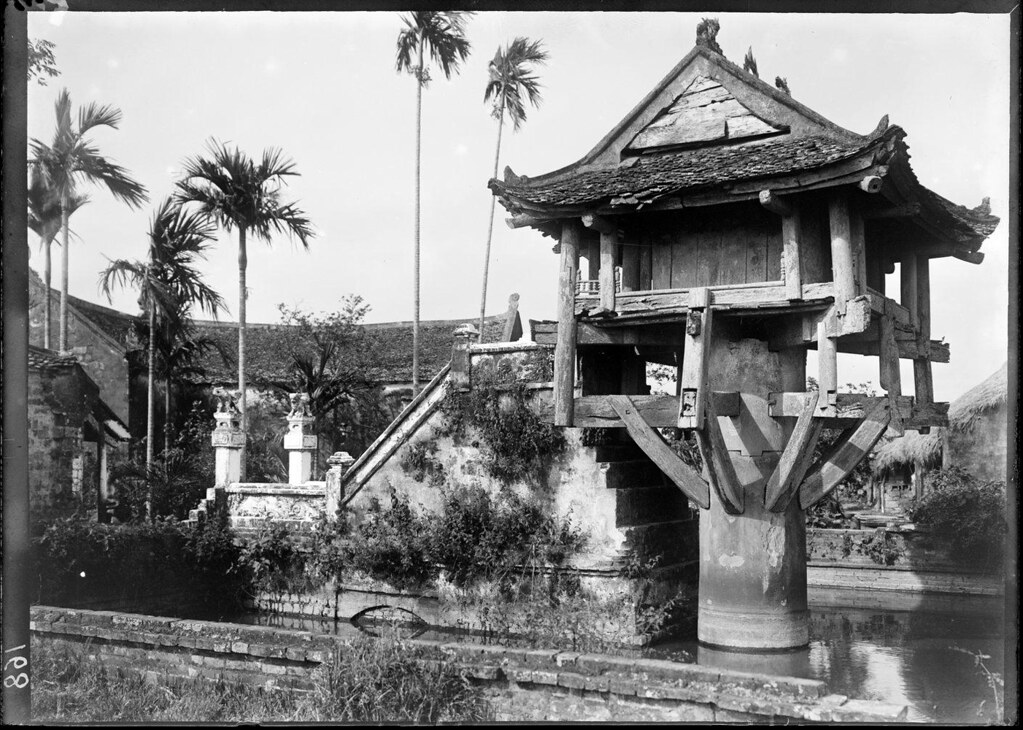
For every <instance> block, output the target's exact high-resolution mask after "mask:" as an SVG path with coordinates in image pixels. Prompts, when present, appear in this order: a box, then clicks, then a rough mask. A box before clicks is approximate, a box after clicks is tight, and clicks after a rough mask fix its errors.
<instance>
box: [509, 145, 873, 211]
mask: <svg viewBox="0 0 1023 730" xmlns="http://www.w3.org/2000/svg"><path fill="white" fill-rule="evenodd" d="M877 141H878V140H867V141H864V142H861V143H851V142H842V141H837V140H835V139H832V138H828V137H823V136H809V137H797V138H791V137H786V138H784V139H775V140H768V141H763V142H759V143H749V144H741V145H724V146H715V147H702V148H698V149H690V150H684V151H681V152H672V153H665V154H660V155H653V156H650V157H640V158H638V159H637V161H636V162H635V163H634V164H632V165H630V166H622V167H613V168H606V169H599V170H590V171H586V172H581V173H579V174H577V175H573V176H571V177H567V178H564V179H562V180H558V181H552V182H550V183H546V184H544V183H543V182H536V183H533V182H530V181H524V182H510V183H505V182H501V181H499V180H491V181H490V188H491V189H492V190H493V191H494V192H495V193H497V194H498V195H501V196H505V197H509V198H511V199H512V200H513V201H516V200H521V201H524V202H527V203H531V204H534V205H542V206H582V205H585V206H598V205H603V204H610V205H636V204H639V203H650V202H653V201H654V200H657V199H658V198H663V197H665V196H668V195H673V194H676V193H678V192H681V191H683V190H690V189H693V188H697V187H705V186H713V185H717V184H722V183H728V182H735V181H737V180H748V179H753V178H759V177H767V176H771V175H780V174H789V173H793V172H799V171H803V170H810V169H813V168H817V167H822V166H824V165H828V164H831V163H833V162H838V161H839V160H842V159H845V158H848V157H852V156H854V155H856V154H858V153H860V152H862V151H864V150H865V149H866V148H867V147H869V146H871V145H873V144H876V143H877Z"/></svg>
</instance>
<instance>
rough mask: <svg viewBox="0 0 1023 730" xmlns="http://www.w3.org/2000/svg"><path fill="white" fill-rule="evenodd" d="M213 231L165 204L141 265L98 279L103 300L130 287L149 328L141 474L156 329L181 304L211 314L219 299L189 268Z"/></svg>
mask: <svg viewBox="0 0 1023 730" xmlns="http://www.w3.org/2000/svg"><path fill="white" fill-rule="evenodd" d="M215 232H216V228H215V227H214V226H213V225H212V224H211V223H210V222H209V221H208V220H207V219H206V217H205V216H203V215H201V214H199V213H188V212H187V211H185V210H184V209H182V208H181V207H180V206H178V205H177V204H175V203H174V201H172V200H171V199H167V200H165V201H164V202H163V204H162V205H161V206H160V207H159V208H158V209H157V211H156V213H154V215H153V221H152V224H151V225H150V228H149V249H148V251H147V256H146V260H144V261H128V260H125V259H118V260H116V261H111V262H110V264H109V265H108V266H107V268H106V269H105V270H104V271H103V273H102V274H100V284H101V286H102V289H103V292H104V293H105V294H106V295H107V298H108V299H109V298H110V296H111V289H112V287H113V285H115V284H116V285H119V286H126V285H129V284H130V285H133V286H136V287H138V289H139V290H140V298H139V302H140V304H141V305H142V308H143V309H144V310H145V312H146V314H147V318H148V325H149V333H150V336H149V344H148V351H149V352H148V360H149V362H148V371H149V376H148V377H149V382H148V385H147V416H146V469H147V471H149V470H151V469H152V467H153V451H154V442H155V418H154V415H155V414H154V411H155V407H154V406H155V389H154V386H155V381H156V350H157V347H156V342H155V337H154V336H153V335H154V333H155V332H157V327H158V326H162V325H164V324H165V323H168V324H169V325H170V326H171V327H174V326H180V322H181V317H182V312H184V311H186V308H185V307H183V306H182V303H183V302H190V303H194V304H196V305H198V306H199V307H200V308H201V309H203V310H205V311H207V312H209V313H210V314H213V315H216V313H217V312H218V310H219V309H220V308H221V307H222V306H223V299H222V298H221V296H220V295H219V294H218V293H217V292H216V291H214V290H213V289H212V288H211V287H210V286H209V285H208V284H206V283H205V282H204V281H203V280H202V276H201V275H200V274H199V272H198V271H197V270H196V268H195V263H196V260H197V259H198V258H203V257H204V256H205V251H206V249H207V248H208V247H209V242H210V241H211V240H213V236H214V233H215ZM146 515H147V516H148V517H152V494H151V489H150V495H149V498H148V499H147V502H146Z"/></svg>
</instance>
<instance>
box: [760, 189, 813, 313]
mask: <svg viewBox="0 0 1023 730" xmlns="http://www.w3.org/2000/svg"><path fill="white" fill-rule="evenodd" d="M760 204H761V205H762V206H764V208H765V209H766V210H769V211H771V212H772V213H774V214H775V215H779V216H781V240H782V257H781V261H782V269H781V275H782V279H783V280H784V281H785V298H786V299H790V300H796V299H802V298H803V273H802V265H803V262H802V252H801V251H800V225H799V208H798V207H797V206H796V205H795V204H794V203H793V202H792V201H791V200H782V199H781V198H779V197H778V196H777V195H775V194H774V193H772V192H771V191H770V190H761V191H760Z"/></svg>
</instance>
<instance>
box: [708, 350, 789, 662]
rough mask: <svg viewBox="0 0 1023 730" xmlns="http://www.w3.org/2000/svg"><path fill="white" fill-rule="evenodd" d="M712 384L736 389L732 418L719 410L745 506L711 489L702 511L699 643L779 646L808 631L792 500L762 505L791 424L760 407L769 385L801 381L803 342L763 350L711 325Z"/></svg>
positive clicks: (775, 386) (778, 386)
mask: <svg viewBox="0 0 1023 730" xmlns="http://www.w3.org/2000/svg"><path fill="white" fill-rule="evenodd" d="M708 374H709V385H710V389H711V390H715V391H738V392H739V393H741V394H742V406H741V410H740V414H739V416H738V417H734V418H732V417H719V419H718V423H719V424H720V426H721V431H722V435H723V436H724V441H725V445H726V447H727V449H728V455H729V457H730V459H731V461H732V464H733V465H734V467H735V472H736V476H737V477H738V481H739V483H740V484H741V488H742V491H743V504H744V511H743V513H742V514H738V515H733V514H728V513H727V512H726V511H725V509H724V506H723V504H722V502H721V500H720V498H719V497H718V495H717V494H715V493H714V490H713V489H712V490H711V502H710V509H709V510H700V589H699V600H700V605H699V616H698V636H699V639H700V641H701V642H704V643H706V644H713V645H717V646H723V647H728V648H733V649H782V648H790V647H797V646H803V645H805V644H807V642H808V640H809V634H808V625H807V618H808V617H807V609H806V519H805V515H804V513H803V512H802V510H800V509H799V504H798V502H799V500H798V499H793V500H791V502H790V504H789V506H788V509H786V510H785V512H783V513H780V514H775V513H773V512H770V511H769V510H767V508H766V507H765V506H764V491H765V487H766V484H767V480H768V479H769V478H770V476H771V473H772V472H773V471H774V468H775V466H776V465H777V463H778V460H779V458H780V456H781V452H782V450H783V449H784V447H785V444H786V443H787V441H788V439H789V436H790V435H791V433H792V429H793V427H794V425H795V419H794V418H785V419H775V418H771V417H770V416H769V415H768V394H769V393H770V392H772V391H774V392H778V391H784V390H790V391H803V390H805V389H806V383H805V377H806V351H805V350H802V349H793V350H783V351H781V352H770V351H768V349H767V344H766V343H765V342H762V341H760V340H753V339H738V338H733V339H731V340H730V338H729V337H728V335H727V333H726V332H724V331H720V330H719V331H718V332H717V333H716V334H715V338H714V344H713V346H712V349H711V353H710V361H709V363H708Z"/></svg>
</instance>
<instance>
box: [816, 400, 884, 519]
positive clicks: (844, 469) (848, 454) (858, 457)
mask: <svg viewBox="0 0 1023 730" xmlns="http://www.w3.org/2000/svg"><path fill="white" fill-rule="evenodd" d="M890 421H891V410H890V403H889V402H888V400H887V399H885V400H880V401H877V402H876V403H875V404H874V407H873V408H871V409H870V411H868V412H867V414H866V415H865V416H864V417H863V419H862V420H861V421H860V422H859V424H857V426H856V427H855V428H850V429H849V430H847V431H846V432H845V434H844V435H843V436H842V438H841V440H840V441H839V442H838V443H837V444H836V445H835V448H834V449H833V450H832V452H831V454H830V455H829V456H828V457H826V458H825V459H824V460H823V461H821V462H820V463H819V464H817V465H816V466H815V467H814V468H813V469H812V470H811V471H810V473H809V474H808V475H807V476H806V478H805V479H804V480H803V483H802V484H800V485H799V506H800V507H801V508H802V509H804V510H806V509H810V508H811V507H813V506H814V505H815V504H817V503H818V502H820V501H821V500H822V499H824V498H825V497H826V496H828V494H830V493H831V490H833V489H834V488H835V487H837V486H838V484H839V483H840V482H841V481H842V480H843V479H845V478H846V477H847V476H849V474H850V473H851V472H852V470H853V469H855V468H856V466H857V465H858V464H859V463H860V462H861V461H863V459H865V458H866V456H867V454H869V453H870V450H871V449H872V448H874V444H876V443H877V442H878V441H879V440H880V438H881V436H883V435H884V432H885V430H886V429H887V428H888V423H889V422H890Z"/></svg>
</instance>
